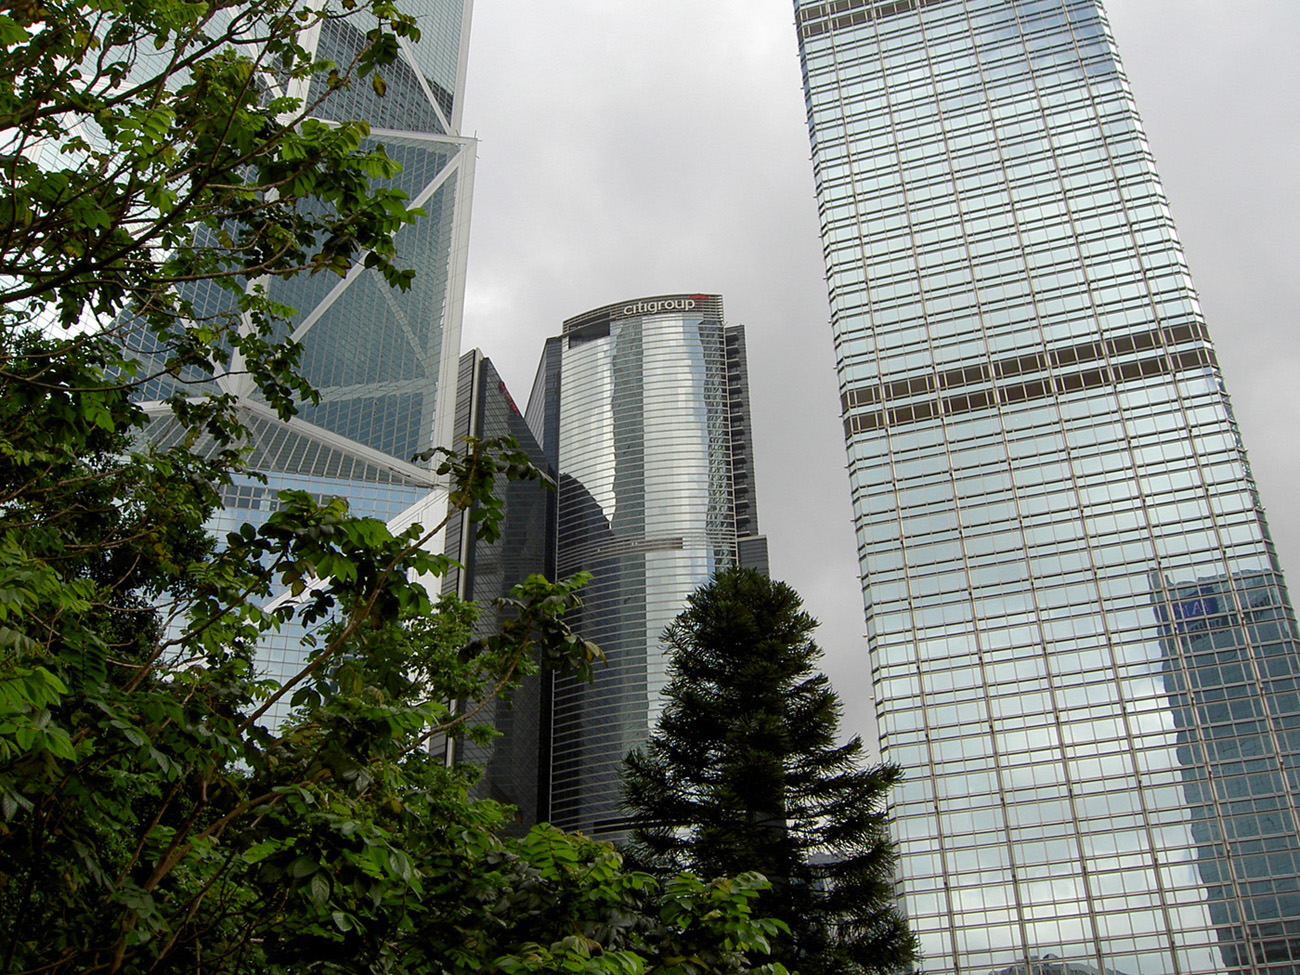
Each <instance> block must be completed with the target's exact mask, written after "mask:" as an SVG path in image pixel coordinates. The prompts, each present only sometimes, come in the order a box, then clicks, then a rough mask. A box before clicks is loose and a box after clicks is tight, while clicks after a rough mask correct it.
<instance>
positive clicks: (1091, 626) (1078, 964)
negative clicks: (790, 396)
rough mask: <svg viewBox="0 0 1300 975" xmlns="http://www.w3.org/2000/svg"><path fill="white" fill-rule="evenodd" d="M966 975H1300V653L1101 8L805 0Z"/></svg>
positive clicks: (882, 539) (828, 224)
mask: <svg viewBox="0 0 1300 975" xmlns="http://www.w3.org/2000/svg"><path fill="white" fill-rule="evenodd" d="M795 10H796V22H797V30H798V36H799V46H800V54H801V58H802V63H803V70H804V82H805V91H806V98H807V108H808V120H809V131H810V136H811V141H812V148H813V167H814V175H815V180H816V185H817V195H818V206H819V210H820V217H821V226H822V239H823V245H824V251H825V259H826V271H827V282H828V288H829V297H830V304H831V315H832V326H833V330H834V336H835V347H836V355H837V365H838V371H839V381H840V391H841V396H842V406H843V416H844V431H845V438H846V444H847V450H848V457H849V470H850V477H851V488H852V496H853V503H854V511H855V520H856V527H857V535H858V545H859V553H860V559H861V571H862V578H863V592H864V598H865V602H866V608H867V626H868V648H869V651H870V654H871V660H872V666H873V674H874V686H875V698H876V701H877V706H878V717H879V725H880V736H881V749H882V753H883V755H884V757H885V758H886V759H888V760H890V761H894V762H898V763H899V764H901V765H902V766H903V767H904V768H905V770H906V773H907V780H906V782H905V783H904V785H903V786H902V787H901V788H900V789H899V790H898V791H897V792H896V795H895V800H896V815H897V832H898V838H899V841H900V853H901V861H900V867H899V874H900V875H899V887H900V896H901V898H902V904H903V907H904V909H905V911H906V913H907V915H908V916H909V918H910V921H911V923H912V926H913V929H914V930H915V931H916V932H917V933H918V934H919V935H920V937H921V942H922V947H923V951H924V955H925V960H924V970H925V971H926V972H933V973H939V972H943V973H953V975H955V973H977V975H990V973H1011V972H1024V973H1043V975H1046V973H1049V972H1053V973H1055V972H1070V973H1074V972H1099V973H1107V975H1173V973H1178V975H1210V973H1224V975H1228V973H1230V975H1247V973H1250V975H1265V973H1268V975H1295V973H1296V972H1298V971H1300V824H1298V823H1297V800H1298V799H1300V642H1298V641H1297V634H1296V624H1295V616H1294V613H1293V611H1292V608H1291V604H1290V601H1289V599H1288V597H1287V594H1286V589H1285V586H1284V583H1283V580H1282V577H1281V573H1280V570H1279V568H1278V562H1277V558H1276V556H1275V553H1274V550H1273V545H1272V542H1271V540H1270V537H1269V534H1268V529H1267V526H1266V524H1265V520H1264V514H1263V510H1262V508H1261V506H1260V503H1259V499H1258V497H1257V495H1256V491H1255V486H1254V483H1253V480H1252V478H1251V473H1250V468H1249V465H1248V464H1247V460H1246V455H1245V452H1244V450H1243V447H1242V444H1241V440H1240V437H1239V435H1238V431H1237V426H1236V423H1235V421H1234V419H1233V415H1232V411H1231V407H1230V404H1229V401H1228V398H1227V395H1226V392H1225V389H1224V386H1223V381H1222V377H1221V375H1220V372H1219V367H1218V364H1217V361H1216V358H1215V354H1214V349H1213V346H1212V345H1211V342H1210V339H1209V335H1208V333H1207V331H1206V327H1205V323H1204V321H1203V319H1202V316H1201V311H1200V308H1199V305H1198V303H1197V298H1196V294H1195V292H1194V290H1193V288H1192V283H1191V281H1190V279H1189V277H1188V272H1187V267H1186V263H1185V261H1184V259H1183V254H1182V250H1181V247H1180V245H1179V243H1178V239H1177V236H1176V234H1175V231H1174V226H1173V222H1172V220H1171V218H1170V214H1169V209H1168V206H1167V204H1166V200H1165V197H1164V193H1163V191H1162V189H1161V186H1160V182H1159V179H1158V177H1157V175H1156V171H1155V167H1154V165H1153V161H1152V157H1151V152H1150V149H1149V148H1148V146H1147V143H1146V139H1145V137H1144V135H1143V132H1142V128H1141V124H1140V122H1139V119H1138V114H1137V110H1136V108H1135V106H1134V103H1133V98H1132V94H1131V92H1130V90H1129V86H1128V83H1127V81H1126V79H1125V76H1124V73H1123V70H1122V67H1121V65H1120V61H1119V57H1118V55H1117V53H1116V50H1115V45H1114V41H1113V38H1112V36H1111V32H1110V28H1109V26H1108V23H1107V20H1106V15H1105V12H1104V10H1103V9H1102V7H1101V5H1100V2H1099V0H796V3H795Z"/></svg>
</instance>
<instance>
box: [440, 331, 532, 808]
mask: <svg viewBox="0 0 1300 975" xmlns="http://www.w3.org/2000/svg"><path fill="white" fill-rule="evenodd" d="M458 387H459V389H458V393H457V396H456V429H455V433H456V436H457V438H459V437H462V436H474V437H478V438H479V439H483V440H487V439H494V438H497V437H505V436H509V437H514V439H515V442H516V443H518V444H519V448H520V449H521V450H523V451H525V452H527V453H528V455H529V458H530V459H531V460H532V462H533V463H534V464H535V465H536V466H537V467H538V468H540V469H542V470H543V471H545V470H546V468H547V463H546V458H545V457H544V456H543V454H542V449H541V447H540V445H539V444H538V443H537V441H536V439H535V438H534V437H533V434H532V431H531V430H529V428H528V424H527V422H526V421H525V420H524V416H523V414H522V413H520V412H519V407H518V406H516V405H515V401H514V398H513V397H512V396H511V395H510V393H509V391H508V390H507V389H506V384H505V382H504V381H503V380H502V379H501V376H500V374H498V373H497V371H496V368H495V367H494V366H493V365H492V360H491V359H488V358H486V357H485V356H484V355H483V353H482V352H480V351H479V350H477V349H474V350H473V351H470V352H466V353H465V354H464V355H463V356H461V360H460V377H459V381H458ZM495 493H496V495H497V497H498V499H499V500H500V501H501V504H502V507H501V509H500V514H501V515H502V519H501V522H500V530H501V537H500V538H498V539H497V540H496V541H494V542H487V541H485V540H482V539H479V538H477V527H478V526H477V525H476V524H475V523H474V522H473V521H472V519H471V518H470V514H471V512H468V511H466V512H455V513H453V514H452V516H451V519H450V521H449V522H448V525H447V530H446V544H445V546H444V549H443V551H444V553H445V554H446V555H447V556H448V557H450V558H452V559H454V560H455V561H456V563H457V564H455V565H453V566H452V568H451V571H449V572H448V573H447V575H446V576H444V577H443V580H442V583H443V585H442V591H443V593H444V594H454V595H456V596H459V597H460V598H462V599H469V600H473V601H474V602H475V603H477V605H478V613H479V615H478V619H477V620H476V621H475V623H474V636H475V637H488V636H491V635H492V634H494V633H497V632H499V630H500V626H501V623H502V611H501V610H500V609H499V608H498V607H497V606H496V605H495V604H494V603H493V600H494V599H495V598H496V597H498V596H506V595H508V594H509V593H510V590H511V589H512V588H513V587H514V586H516V585H518V584H519V583H521V582H523V581H524V580H525V579H527V578H528V576H530V575H533V574H534V573H537V574H540V575H544V576H546V578H548V579H554V578H555V519H556V498H555V491H554V488H553V485H551V484H547V483H545V482H543V481H541V480H535V481H530V480H522V479H521V480H515V481H506V480H504V479H503V480H502V481H499V482H498V483H497V484H496V486H495ZM551 683H552V681H551V675H550V674H533V675H530V676H529V677H526V678H525V679H524V681H523V684H522V686H521V687H520V688H519V689H518V690H516V691H515V692H514V694H512V695H511V696H510V700H509V701H504V700H501V699H500V698H498V699H495V700H492V701H488V702H486V703H485V704H484V705H483V708H482V710H481V711H480V712H479V715H478V719H477V720H478V721H481V722H482V723H486V724H490V725H492V727H493V728H495V729H496V730H497V731H499V732H500V733H501V735H500V737H498V738H494V739H493V740H492V741H491V742H488V743H487V744H478V743H476V742H474V741H473V740H471V739H468V738H462V739H454V740H453V741H452V742H451V743H450V746H448V743H447V742H446V740H445V739H438V740H436V746H437V748H441V749H443V752H442V753H443V755H444V756H445V757H446V758H447V759H448V760H449V761H472V762H476V763H477V764H479V765H481V766H482V767H483V776H482V778H480V779H479V780H478V782H477V783H475V786H474V789H475V795H478V796H484V797H486V798H489V799H495V800H497V801H498V802H504V803H509V804H510V805H512V806H514V807H515V809H516V810H518V821H517V824H516V825H515V826H514V827H513V828H514V829H517V830H520V831H522V830H524V829H527V828H529V827H531V826H533V825H534V824H536V823H540V822H546V821H548V820H549V819H550V747H551V740H550V725H551V720H550V714H551ZM470 706H473V702H471V704H470ZM476 723H477V721H476Z"/></svg>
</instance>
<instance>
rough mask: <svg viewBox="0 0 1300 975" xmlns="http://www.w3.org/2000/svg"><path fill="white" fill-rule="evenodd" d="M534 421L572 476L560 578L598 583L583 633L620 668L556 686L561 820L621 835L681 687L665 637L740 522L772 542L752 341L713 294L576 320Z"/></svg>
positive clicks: (734, 539) (534, 406)
mask: <svg viewBox="0 0 1300 975" xmlns="http://www.w3.org/2000/svg"><path fill="white" fill-rule="evenodd" d="M729 354H730V361H729ZM528 416H529V419H530V420H531V421H532V423H533V429H534V430H535V431H536V432H537V433H538V435H539V439H541V440H542V442H543V446H544V447H545V449H546V453H547V455H548V457H550V458H552V463H553V465H554V466H555V468H556V470H557V471H558V475H559V532H558V567H557V571H558V573H559V575H560V576H561V577H566V576H568V575H571V574H572V573H574V572H577V571H579V570H585V571H587V572H590V573H592V575H593V577H594V578H593V579H592V582H591V583H590V584H589V585H588V586H587V588H586V589H585V590H584V592H583V601H584V607H583V610H582V611H581V615H580V617H579V619H577V620H576V621H575V626H576V627H577V628H578V629H579V630H580V632H582V634H583V636H585V637H586V638H587V639H590V640H594V641H595V642H596V643H597V644H598V645H599V646H600V647H601V648H602V649H603V650H604V651H605V654H606V657H607V659H608V665H607V666H604V667H598V668H597V670H596V679H595V682H594V683H592V684H586V683H583V682H581V681H577V680H574V679H571V678H567V677H558V678H556V680H555V684H554V690H553V697H554V706H553V711H552V746H551V810H550V813H551V821H552V822H553V823H555V824H556V825H557V826H561V827H564V828H567V829H578V830H582V831H583V832H586V833H589V834H595V835H603V836H616V835H618V833H619V832H620V831H621V830H622V828H623V816H622V812H621V809H620V805H619V794H620V789H619V772H620V768H621V765H622V761H623V757H624V756H625V755H626V754H627V753H628V752H629V751H630V750H631V749H633V748H635V747H637V746H638V745H640V744H641V743H642V742H643V741H644V740H645V738H646V736H647V735H648V734H649V732H650V730H651V728H652V726H653V725H654V723H655V721H656V720H657V718H658V714H659V708H660V701H659V695H660V691H661V689H662V687H663V685H664V684H665V683H666V680H667V674H666V658H665V656H664V654H663V653H662V650H661V649H660V644H659V637H660V634H661V633H662V632H663V630H664V628H665V627H666V626H667V625H668V624H669V623H670V622H671V621H672V620H673V618H674V617H675V616H676V615H677V614H678V613H679V612H680V611H681V609H682V608H683V606H684V605H685V601H686V597H687V596H688V595H689V594H690V593H691V592H692V591H694V590H695V589H696V588H697V587H699V586H700V585H701V584H703V583H705V582H707V581H708V579H709V578H710V577H711V576H712V575H713V573H714V572H716V571H717V570H718V569H719V568H723V567H726V566H728V565H733V564H735V563H736V561H737V559H738V552H737V546H738V539H739V538H740V537H741V536H740V535H739V533H738V523H739V525H740V528H741V530H743V531H744V532H745V533H746V535H747V536H749V537H756V536H757V530H758V526H757V510H756V506H755V503H754V496H753V488H752V485H753V477H752V473H751V471H750V462H749V457H750V453H751V451H750V448H749V432H748V430H749V422H748V394H747V391H746V390H745V388H744V344H743V333H742V332H741V331H740V329H739V327H738V326H735V327H727V326H724V325H723V317H722V300H721V299H720V298H718V297H717V296H714V295H662V296H658V297H654V298H641V299H635V300H632V301H627V302H622V303H619V304H614V305H607V306H605V307H603V308H598V309H596V310H594V311H591V312H588V313H586V314H584V315H579V316H577V317H575V318H571V319H569V320H568V321H566V322H565V323H564V328H563V334H562V335H561V336H560V337H559V338H558V339H552V340H551V341H550V342H548V343H547V346H546V352H545V354H544V355H543V359H542V364H541V366H540V368H539V370H538V377H537V382H536V383H535V385H534V392H533V398H532V401H531V402H530V404H529V409H528ZM738 497H739V498H741V499H742V501H741V503H738V500H737V499H738ZM757 548H758V549H760V550H761V549H762V545H761V542H759V543H758V544H757ZM763 556H764V560H765V550H763Z"/></svg>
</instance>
